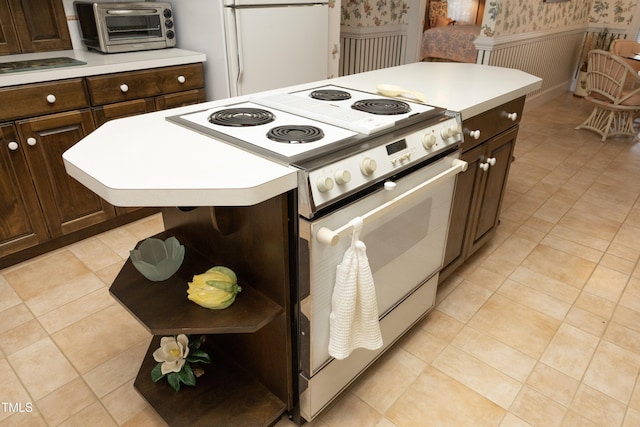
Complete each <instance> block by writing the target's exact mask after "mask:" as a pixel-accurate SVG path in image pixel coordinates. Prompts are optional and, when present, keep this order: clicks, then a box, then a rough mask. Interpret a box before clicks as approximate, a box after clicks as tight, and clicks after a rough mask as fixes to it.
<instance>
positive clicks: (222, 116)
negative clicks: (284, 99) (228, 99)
mask: <svg viewBox="0 0 640 427" xmlns="http://www.w3.org/2000/svg"><path fill="white" fill-rule="evenodd" d="M274 120H275V116H274V115H273V113H272V112H270V111H267V110H263V109H260V108H227V109H224V110H220V111H216V112H215V113H213V114H211V115H210V116H209V123H212V124H214V125H220V126H238V127H242V126H260V125H264V124H267V123H271V122H272V121H274Z"/></svg>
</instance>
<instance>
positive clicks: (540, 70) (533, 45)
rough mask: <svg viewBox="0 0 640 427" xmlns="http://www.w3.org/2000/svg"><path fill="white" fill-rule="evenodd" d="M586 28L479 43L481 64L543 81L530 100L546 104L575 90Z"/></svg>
mask: <svg viewBox="0 0 640 427" xmlns="http://www.w3.org/2000/svg"><path fill="white" fill-rule="evenodd" d="M585 31H587V27H586V26H575V27H565V28H561V29H554V30H545V31H538V32H531V33H524V34H517V35H512V36H504V37H493V38H491V37H484V36H482V35H481V36H480V37H478V38H477V39H476V41H475V45H476V48H477V49H478V60H477V63H478V64H484V65H494V66H498V67H508V68H516V69H518V70H522V71H525V72H527V73H529V74H533V75H534V76H537V77H540V78H542V87H541V88H540V89H538V90H536V91H533V92H531V93H530V94H529V95H528V96H527V104H528V105H527V106H529V105H530V102H529V101H532V100H534V99H535V100H536V101H540V102H544V101H545V100H546V99H548V98H550V97H554V96H556V95H557V94H558V93H559V92H564V91H568V90H570V89H571V85H572V81H573V79H574V72H575V70H576V66H577V63H578V59H579V55H580V50H581V47H582V40H583V38H584V34H585Z"/></svg>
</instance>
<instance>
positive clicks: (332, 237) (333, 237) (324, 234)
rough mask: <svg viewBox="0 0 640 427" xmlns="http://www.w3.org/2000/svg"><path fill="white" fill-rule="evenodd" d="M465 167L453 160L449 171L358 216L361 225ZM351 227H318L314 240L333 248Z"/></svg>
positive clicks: (463, 162) (461, 162)
mask: <svg viewBox="0 0 640 427" xmlns="http://www.w3.org/2000/svg"><path fill="white" fill-rule="evenodd" d="M467 166H468V164H467V162H465V161H464V160H460V159H453V161H452V162H451V167H450V168H449V169H447V170H445V171H443V172H440V173H439V174H438V175H436V176H434V177H433V178H431V179H428V180H426V181H425V182H423V183H422V184H420V185H417V186H416V187H414V188H412V189H411V190H409V191H407V192H405V193H402V194H401V195H399V196H398V197H395V198H393V199H391V200H389V201H388V202H386V203H383V204H382V205H380V206H378V207H377V208H375V209H372V210H370V211H369V212H367V213H366V214H364V215H362V216H360V218H362V221H363V223H365V224H366V222H367V221H371V220H372V219H375V218H378V217H380V216H382V215H383V214H384V213H385V211H386V210H387V209H388V208H390V207H391V206H393V205H395V204H396V203H400V202H403V201H407V200H409V199H411V197H412V196H415V195H416V194H417V193H418V192H420V191H423V190H427V189H429V188H432V187H435V186H436V185H438V183H439V182H440V181H442V180H444V179H447V178H449V177H451V176H453V175H457V174H458V173H460V172H464V171H466V170H467ZM351 227H352V224H351V222H349V223H348V224H345V225H343V226H342V227H339V228H336V229H335V230H330V229H328V228H326V227H320V229H318V232H317V233H316V239H318V241H320V242H321V243H324V244H327V245H331V246H335V245H336V244H337V243H338V241H339V240H340V235H341V234H344V233H345V232H347V231H349V230H350V229H351Z"/></svg>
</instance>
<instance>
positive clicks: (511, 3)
mask: <svg viewBox="0 0 640 427" xmlns="http://www.w3.org/2000/svg"><path fill="white" fill-rule="evenodd" d="M426 1H428V0H426ZM635 7H636V0H590V1H585V0H570V1H566V2H560V3H546V2H543V0H486V3H485V12H484V19H483V25H482V30H483V34H484V35H485V36H487V37H494V36H499V35H500V36H504V35H510V34H520V33H526V32H530V31H538V30H543V29H553V28H560V27H566V26H569V25H576V24H578V25H579V24H587V23H590V24H594V25H599V26H608V25H616V26H625V25H629V23H630V22H631V20H632V18H633V12H634V10H635ZM407 13H409V1H407V0H342V3H341V7H340V14H341V25H344V26H347V27H372V26H382V25H394V24H406V23H407V22H406V16H407Z"/></svg>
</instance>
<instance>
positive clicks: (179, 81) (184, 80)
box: [178, 76, 187, 83]
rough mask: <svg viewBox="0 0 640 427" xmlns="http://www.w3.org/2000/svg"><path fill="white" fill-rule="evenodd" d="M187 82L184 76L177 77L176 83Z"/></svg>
mask: <svg viewBox="0 0 640 427" xmlns="http://www.w3.org/2000/svg"><path fill="white" fill-rule="evenodd" d="M186 81H187V78H186V77H185V76H178V83H184V82H186Z"/></svg>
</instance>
